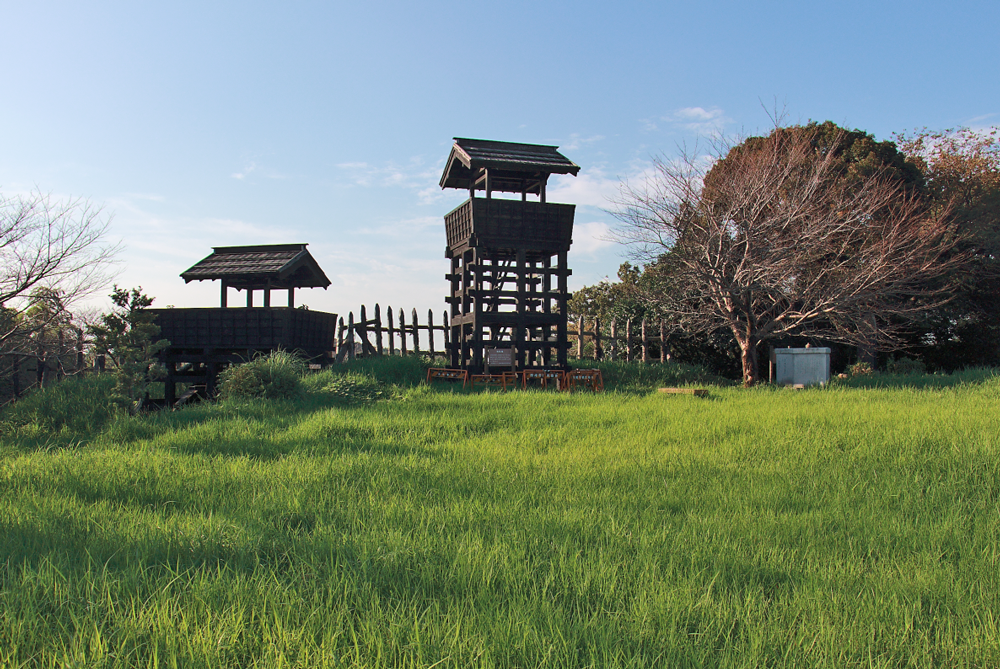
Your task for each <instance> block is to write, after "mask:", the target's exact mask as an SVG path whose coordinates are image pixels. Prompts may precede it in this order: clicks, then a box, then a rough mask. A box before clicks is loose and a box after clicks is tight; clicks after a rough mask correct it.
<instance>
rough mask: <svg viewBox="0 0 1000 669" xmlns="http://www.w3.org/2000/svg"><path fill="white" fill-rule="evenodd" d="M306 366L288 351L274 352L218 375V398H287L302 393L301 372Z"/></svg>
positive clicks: (289, 398)
mask: <svg viewBox="0 0 1000 669" xmlns="http://www.w3.org/2000/svg"><path fill="white" fill-rule="evenodd" d="M306 370H307V366H306V363H305V361H303V360H302V358H300V357H298V356H297V355H295V354H294V353H289V352H288V351H280V350H279V351H274V352H272V353H269V354H268V355H264V356H259V357H257V358H254V359H253V360H251V361H250V362H247V363H244V364H242V365H233V366H232V367H229V368H227V369H225V370H223V372H222V373H221V374H219V397H220V399H223V400H226V399H249V398H255V397H259V398H263V399H269V400H291V399H297V398H299V397H301V396H302V375H303V374H305V372H306Z"/></svg>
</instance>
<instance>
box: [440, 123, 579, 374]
mask: <svg viewBox="0 0 1000 669" xmlns="http://www.w3.org/2000/svg"><path fill="white" fill-rule="evenodd" d="M558 148H559V147H556V146H543V145H538V144H515V143H511V142H495V141H487V140H480V139H464V138H459V137H456V138H455V144H454V145H453V146H452V149H451V153H450V155H449V156H448V162H447V164H446V165H445V168H444V174H443V175H442V177H441V188H460V189H463V190H468V191H469V199H468V200H466V201H465V202H464V203H462V204H461V205H460V206H459V207H457V208H456V209H454V210H453V211H451V212H450V213H448V214H447V215H446V216H445V218H444V220H445V228H446V231H447V236H448V247H447V249H446V250H445V257H447V258H449V259H450V260H451V272H450V273H449V274H448V275H447V276H446V278H447V279H448V281H449V282H450V283H451V294H450V295H449V297H448V298H447V301H448V303H449V304H450V313H451V337H450V344H449V346H450V351H449V353H450V355H451V366H452V367H460V368H464V369H468V370H470V371H472V372H474V373H478V372H480V371H482V370H483V367H484V364H485V362H486V358H485V356H486V352H487V351H488V350H490V349H513V363H514V366H515V367H516V368H517V369H525V368H531V367H563V368H565V367H566V364H567V360H566V354H567V350H568V348H569V342H568V338H567V335H566V301H567V300H568V299H569V297H570V295H569V292H568V291H567V289H566V282H567V279H568V277H569V276H570V274H571V271H570V269H569V267H568V266H567V264H566V254H567V252H568V251H569V247H570V244H572V242H573V239H572V237H573V215H574V212H575V209H576V207H575V205H572V204H553V203H551V202H547V201H546V199H545V187H546V183H547V182H548V179H549V175H551V174H572V175H573V176H576V174H577V172H579V171H580V168H579V166H577V165H575V164H574V163H573V162H572V161H570V160H569V159H568V158H566V157H565V156H563V155H562V154H561V153H559V152H558V151H557V150H556V149H558ZM477 192H482V193H483V195H484V197H477ZM498 193H516V194H520V196H521V197H520V198H519V199H504V198H499V197H495V195H496V194H498ZM529 197H530V198H531V199H529Z"/></svg>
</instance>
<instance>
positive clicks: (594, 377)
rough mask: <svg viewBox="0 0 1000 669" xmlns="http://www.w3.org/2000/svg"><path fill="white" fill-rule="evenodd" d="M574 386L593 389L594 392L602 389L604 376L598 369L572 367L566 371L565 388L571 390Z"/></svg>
mask: <svg viewBox="0 0 1000 669" xmlns="http://www.w3.org/2000/svg"><path fill="white" fill-rule="evenodd" d="M576 388H580V389H581V390H593V391H594V392H595V393H599V392H602V391H603V390H604V377H603V376H601V370H599V369H574V370H572V371H570V372H567V373H566V390H568V391H569V392H573V390H575V389H576Z"/></svg>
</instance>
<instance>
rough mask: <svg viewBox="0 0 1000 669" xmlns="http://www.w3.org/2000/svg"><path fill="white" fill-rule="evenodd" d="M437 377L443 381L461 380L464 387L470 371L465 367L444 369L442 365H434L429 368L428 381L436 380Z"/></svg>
mask: <svg viewBox="0 0 1000 669" xmlns="http://www.w3.org/2000/svg"><path fill="white" fill-rule="evenodd" d="M435 379H437V380H441V381H461V382H462V387H463V388H464V387H465V384H466V383H468V381H469V373H468V372H467V371H465V370H464V369H443V368H440V367H432V368H430V369H428V370H427V383H430V382H431V381H434V380H435Z"/></svg>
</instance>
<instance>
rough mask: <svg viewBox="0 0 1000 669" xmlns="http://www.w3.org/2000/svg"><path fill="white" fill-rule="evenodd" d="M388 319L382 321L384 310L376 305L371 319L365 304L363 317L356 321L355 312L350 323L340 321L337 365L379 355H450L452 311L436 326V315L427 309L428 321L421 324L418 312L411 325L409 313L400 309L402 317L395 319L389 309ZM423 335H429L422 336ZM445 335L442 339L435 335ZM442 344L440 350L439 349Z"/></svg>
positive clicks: (351, 315) (387, 311) (412, 312)
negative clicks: (449, 336) (449, 337)
mask: <svg viewBox="0 0 1000 669" xmlns="http://www.w3.org/2000/svg"><path fill="white" fill-rule="evenodd" d="M385 312H386V313H385V320H384V321H383V319H382V309H381V307H380V306H379V305H378V304H376V305H375V310H374V314H373V315H372V317H371V318H368V313H367V309H366V308H365V306H364V305H362V306H361V310H360V311H359V318H358V320H357V321H355V320H354V312H353V311H352V312H350V313H349V314H348V315H347V322H346V323H345V322H344V319H343V318H341V319H340V323H339V325H338V327H337V362H343V361H344V360H352V359H354V357H355V356H360V357H370V356H376V355H409V354H411V353H413V354H420V353H425V354H427V355H429V356H430V357H432V358H433V357H435V356H444V355H447V351H448V331H449V328H448V325H449V323H448V312H447V311H445V312H443V314H442V317H441V324H440V325H436V324H435V323H434V312H433V310H431V309H428V310H427V320H426V322H424V323H420V319H419V316H418V315H417V310H416V309H411V310H410V318H409V322H407V318H406V312H405V311H404V310H403V309H399V311H398V318H394V313H395V312H394V311H393V308H392V307H391V306H390V307H387V308H386V310H385ZM421 332H423V333H425V335H424V337H426V339H424V337H421ZM438 332H439V333H441V337H440V339H438V338H437V337H435V333H438ZM438 344H440V347H438Z"/></svg>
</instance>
